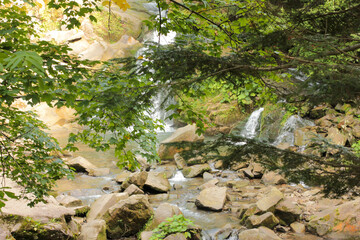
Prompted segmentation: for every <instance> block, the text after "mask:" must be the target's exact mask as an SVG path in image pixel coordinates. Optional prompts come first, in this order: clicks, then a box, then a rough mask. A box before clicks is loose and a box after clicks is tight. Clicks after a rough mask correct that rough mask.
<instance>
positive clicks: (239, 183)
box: [226, 179, 250, 189]
mask: <svg viewBox="0 0 360 240" xmlns="http://www.w3.org/2000/svg"><path fill="white" fill-rule="evenodd" d="M249 184H250V181H249V180H246V179H244V180H230V181H227V182H226V186H227V187H229V188H233V189H240V188H243V187H246V186H248V185H249Z"/></svg>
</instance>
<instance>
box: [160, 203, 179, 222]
mask: <svg viewBox="0 0 360 240" xmlns="http://www.w3.org/2000/svg"><path fill="white" fill-rule="evenodd" d="M179 214H182V212H181V211H180V209H179V208H178V207H177V206H175V205H171V204H169V203H162V204H160V205H159V207H158V208H157V209H156V210H155V211H154V220H153V224H154V226H155V227H156V226H158V225H159V224H160V223H162V222H165V220H166V219H167V218H171V217H173V216H174V215H179Z"/></svg>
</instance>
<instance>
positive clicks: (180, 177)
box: [169, 171, 187, 182]
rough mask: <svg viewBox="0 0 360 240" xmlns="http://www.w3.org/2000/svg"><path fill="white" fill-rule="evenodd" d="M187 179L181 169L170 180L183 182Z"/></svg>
mask: <svg viewBox="0 0 360 240" xmlns="http://www.w3.org/2000/svg"><path fill="white" fill-rule="evenodd" d="M186 180H187V179H186V178H185V177H184V175H183V174H182V172H181V171H177V172H176V173H175V175H174V176H173V177H172V178H170V179H169V181H170V182H183V181H186Z"/></svg>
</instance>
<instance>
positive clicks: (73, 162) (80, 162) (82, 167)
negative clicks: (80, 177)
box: [64, 156, 97, 173]
mask: <svg viewBox="0 0 360 240" xmlns="http://www.w3.org/2000/svg"><path fill="white" fill-rule="evenodd" d="M64 162H65V164H66V165H68V166H69V167H72V168H74V169H75V171H76V172H86V173H90V172H91V170H93V169H95V168H97V167H96V166H95V165H94V164H92V163H91V162H89V161H88V160H86V159H85V158H83V157H81V156H79V157H76V158H70V159H64Z"/></svg>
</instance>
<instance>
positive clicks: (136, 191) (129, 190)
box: [124, 184, 144, 196]
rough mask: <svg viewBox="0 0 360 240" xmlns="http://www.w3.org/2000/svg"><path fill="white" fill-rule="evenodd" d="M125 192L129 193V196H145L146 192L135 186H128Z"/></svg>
mask: <svg viewBox="0 0 360 240" xmlns="http://www.w3.org/2000/svg"><path fill="white" fill-rule="evenodd" d="M124 192H126V193H128V194H129V196H131V195H135V194H144V191H143V190H141V189H140V188H138V187H137V186H136V185H135V184H131V185H130V186H128V187H127V188H126V189H125V191H124Z"/></svg>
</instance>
